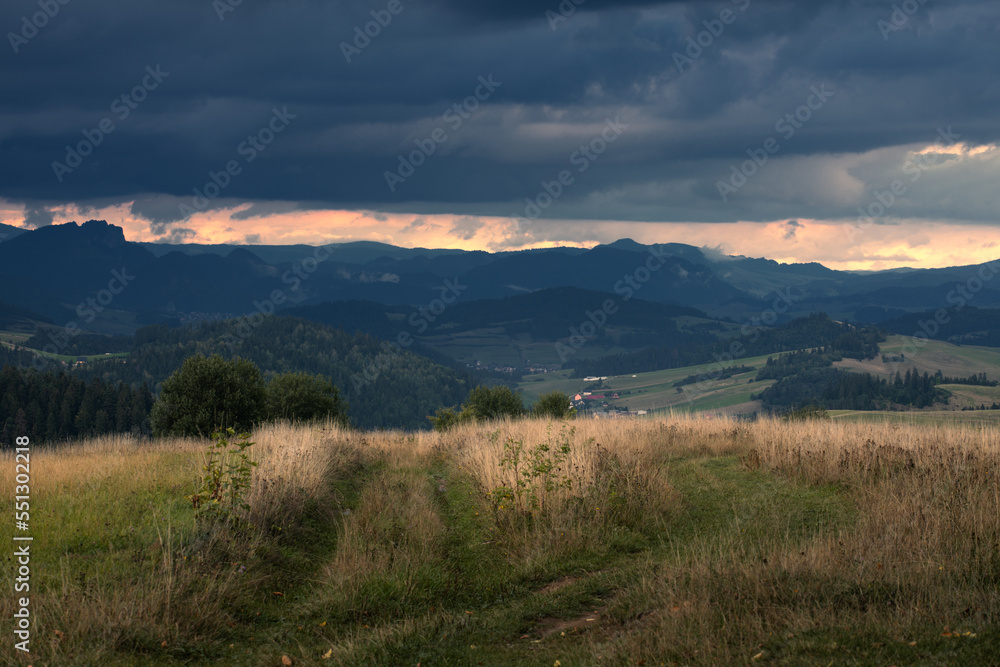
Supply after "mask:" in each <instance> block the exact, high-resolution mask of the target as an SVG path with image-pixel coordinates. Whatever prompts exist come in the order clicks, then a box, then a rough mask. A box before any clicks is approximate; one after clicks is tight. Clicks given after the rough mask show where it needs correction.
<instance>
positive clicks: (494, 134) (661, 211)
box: [0, 0, 1000, 244]
mask: <svg viewBox="0 0 1000 667" xmlns="http://www.w3.org/2000/svg"><path fill="white" fill-rule="evenodd" d="M43 4H44V3H43ZM53 6H57V7H58V11H56V12H55V14H54V15H53V16H51V17H49V16H48V15H45V14H44V12H42V10H40V9H39V7H40V5H39V4H38V3H37V2H26V1H23V0H18V1H17V2H12V3H7V4H5V5H4V6H3V8H2V9H0V28H3V29H4V32H5V33H6V34H7V40H6V41H7V44H6V45H5V46H4V47H3V49H5V51H4V52H3V53H2V54H0V68H2V71H0V74H2V76H0V100H2V102H0V155H2V156H3V159H2V160H0V198H3V199H5V200H6V201H7V203H8V204H9V205H11V204H13V205H19V206H22V207H23V208H24V210H25V216H24V220H23V224H27V225H33V226H37V225H41V224H47V223H48V222H51V221H52V213H51V209H52V208H53V207H59V206H65V205H67V204H73V205H76V206H79V207H83V208H87V207H91V208H94V209H99V208H102V207H107V206H113V205H118V204H128V206H129V210H130V213H131V214H132V215H134V216H136V217H138V218H141V219H143V220H146V221H148V223H149V224H150V225H151V227H150V229H151V231H152V232H153V233H155V234H157V235H163V236H170V237H171V238H172V239H174V240H179V239H183V238H187V237H189V236H190V234H189V233H188V231H189V230H190V229H191V228H192V227H193V226H194V225H193V222H192V221H193V220H197V219H198V218H199V216H204V215H206V214H211V213H212V212H213V211H216V212H219V214H220V215H225V216H227V217H228V216H229V215H230V214H232V213H234V212H235V213H236V214H235V215H232V217H231V224H232V226H233V227H234V228H236V229H240V228H241V227H246V230H245V233H248V234H252V233H257V230H256V229H252V228H251V227H252V226H251V225H250V224H249V223H251V222H252V221H254V220H258V219H261V218H267V217H268V216H272V215H282V214H290V213H292V212H296V211H297V212H308V211H321V210H326V209H329V210H335V211H344V210H374V211H382V212H385V213H387V214H392V213H396V214H401V213H408V214H410V213H412V214H423V215H428V216H430V215H441V214H446V215H450V216H455V217H454V222H453V227H452V229H451V233H452V234H453V235H454V236H455V238H457V239H459V240H469V239H471V238H473V237H474V236H475V235H476V234H477V233H480V231H481V228H482V226H483V225H484V224H486V223H485V222H484V219H486V218H495V217H516V218H520V220H518V221H517V222H516V223H514V222H512V223H509V224H508V225H507V228H505V229H508V228H509V239H508V242H509V243H510V244H516V243H517V242H518V241H519V240H520V241H524V240H534V241H538V240H541V239H544V238H546V237H549V236H552V235H553V234H552V233H550V231H547V229H548V228H547V227H546V225H552V224H558V223H553V222H552V221H553V220H555V219H570V220H605V221H639V222H685V223H690V222H711V223H719V222H735V221H744V222H764V223H775V222H780V223H782V224H784V225H785V227H784V228H783V230H784V232H783V233H784V234H785V236H786V239H785V240H789V241H790V240H792V239H794V238H795V237H796V236H797V235H798V236H801V234H802V230H801V229H800V228H799V227H797V226H796V225H798V224H799V222H801V221H803V220H822V221H843V220H848V221H856V220H858V219H859V216H861V212H859V208H860V209H861V211H868V209H869V208H870V206H871V205H872V203H873V202H876V201H882V200H883V199H885V197H884V196H882V198H881V199H880V193H885V192H890V193H892V192H893V191H892V185H893V183H894V182H896V181H899V182H901V183H902V184H903V185H904V186H905V187H904V188H903V189H902V191H900V192H898V193H895V194H892V196H893V203H892V204H891V205H886V206H884V209H885V210H884V211H882V212H881V213H879V214H878V215H874V216H871V222H870V225H880V226H881V225H892V224H895V223H898V222H899V221H903V220H910V221H913V220H916V221H925V222H930V221H933V222H934V223H935V224H941V223H945V224H947V223H949V222H951V223H956V224H957V223H961V224H966V225H967V224H982V225H992V224H993V223H995V222H996V220H997V214H996V211H997V210H998V204H1000V202H998V198H1000V195H998V190H997V188H996V187H995V183H996V182H997V178H998V176H1000V152H998V150H997V149H996V145H997V143H998V141H1000V117H998V116H997V114H996V109H997V108H998V106H1000V104H998V103H1000V84H998V83H997V80H996V77H995V71H996V65H997V64H998V63H1000V39H998V37H1000V29H998V26H1000V7H998V6H997V5H996V4H995V3H992V2H989V1H988V0H969V1H961V0H959V1H957V2H950V3H947V4H946V5H945V4H943V3H930V2H920V1H919V0H907V1H906V2H899V3H896V5H890V4H888V3H885V2H881V1H866V0H853V1H851V0H834V1H830V2H817V3H803V2H792V1H791V0H789V1H780V0H774V1H768V0H732V1H723V2H707V3H706V2H640V1H635V2H627V3H620V2H610V1H601V0H586V2H582V3H581V4H579V5H577V4H576V3H575V2H573V1H572V0H564V1H563V2H562V3H561V4H560V3H559V2H556V1H555V0H552V1H550V2H542V3H536V2H530V3H529V2H523V1H522V2H500V1H499V0H496V1H493V0H490V1H489V2H484V3H468V2H459V1H458V0H438V1H437V2H434V1H431V0H392V1H389V0H386V1H384V2H383V1H382V0H375V1H374V2H371V3H354V2H341V1H338V0H334V1H332V2H331V1H329V0H325V1H318V0H299V1H298V2H294V3H291V2H264V3H253V4H252V3H249V2H244V3H241V4H239V5H237V6H232V5H231V4H230V0H217V1H216V2H208V1H207V0H197V1H195V0H178V1H177V2H173V3H158V2H151V1H149V0H138V1H130V2H121V1H120V0H111V1H109V2H106V3H100V4H99V5H94V4H92V3H91V4H87V3H78V2H69V3H67V4H65V5H58V3H54V4H53ZM894 6H895V7H897V8H898V9H897V11H896V12H895V13H894V11H893V7H894ZM570 10H572V11H570ZM39 12H42V16H43V17H44V21H43V20H42V18H39ZM366 31H367V34H366ZM609 122H610V123H616V122H617V123H618V125H619V126H620V127H621V128H623V129H622V131H621V132H620V134H619V135H616V137H615V139H614V140H613V141H611V140H609V139H608V134H607V128H608V124H609ZM948 128H950V133H951V134H950V135H949V134H948V132H949V129H948ZM941 133H944V134H945V136H946V137H948V140H947V141H946V140H945V139H942V138H941ZM958 143H960V144H961V145H960V146H958V147H956V144H958ZM928 156H929V157H928ZM564 172H565V173H566V174H568V178H564V179H563V182H562V183H560V175H561V174H564ZM914 175H917V177H916V178H914ZM557 190H558V192H557ZM897 190H899V188H897ZM247 204H250V206H249V207H248V206H246V205H247ZM532 204H534V205H535V208H532ZM536 209H537V214H536ZM876 209H877V207H876ZM796 221H797V222H796ZM791 222H795V225H792V224H791ZM870 228H871V227H870V226H869V227H866V229H870ZM557 235H561V236H565V234H562V233H560V234H557ZM578 240H580V241H583V240H585V239H584V238H582V237H581V238H580V239H578Z"/></svg>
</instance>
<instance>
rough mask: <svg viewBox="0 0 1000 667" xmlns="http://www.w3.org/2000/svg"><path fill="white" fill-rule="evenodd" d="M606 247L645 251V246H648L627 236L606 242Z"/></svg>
mask: <svg viewBox="0 0 1000 667" xmlns="http://www.w3.org/2000/svg"><path fill="white" fill-rule="evenodd" d="M607 247H609V248H617V249H618V250H631V251H633V252H645V251H646V248H648V246H645V245H643V244H641V243H639V242H637V241H633V240H632V239H629V238H624V239H618V240H617V241H615V242H614V243H608V244H607Z"/></svg>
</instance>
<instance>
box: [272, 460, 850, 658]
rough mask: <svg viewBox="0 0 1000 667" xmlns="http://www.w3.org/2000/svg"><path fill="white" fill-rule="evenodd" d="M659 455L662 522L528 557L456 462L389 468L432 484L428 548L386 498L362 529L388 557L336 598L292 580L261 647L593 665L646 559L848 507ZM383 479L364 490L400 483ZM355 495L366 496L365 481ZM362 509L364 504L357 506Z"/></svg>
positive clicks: (422, 491) (415, 482)
mask: <svg viewBox="0 0 1000 667" xmlns="http://www.w3.org/2000/svg"><path fill="white" fill-rule="evenodd" d="M664 465H669V466H670V468H671V479H672V480H674V484H675V485H676V487H677V489H678V490H679V491H680V492H681V495H682V499H683V501H682V502H683V509H682V511H681V513H680V515H679V516H678V517H677V518H676V519H675V521H674V522H673V524H672V527H671V529H670V530H669V532H667V533H664V534H656V535H643V534H641V533H638V532H629V531H622V533H621V534H620V535H617V536H616V538H615V539H613V540H611V541H610V542H609V543H606V544H593V545H592V546H591V547H590V548H588V549H586V550H583V551H580V552H578V553H573V554H569V555H567V554H562V555H560V557H558V558H553V557H550V556H547V555H546V554H544V553H543V554H539V555H537V556H536V557H534V558H532V559H530V561H528V562H526V561H524V560H520V559H512V558H511V557H510V555H509V554H508V553H506V551H505V546H504V545H503V544H502V543H500V542H498V541H496V540H495V539H494V538H493V534H492V531H491V524H490V519H489V517H486V516H481V515H479V514H477V511H478V509H479V507H480V506H479V504H478V503H477V502H476V501H475V495H476V494H477V493H479V490H478V489H477V488H476V487H475V485H474V483H473V481H472V480H471V479H470V477H469V476H468V475H466V474H465V473H464V472H463V471H461V470H459V469H458V468H457V467H456V466H455V465H453V464H452V463H451V462H449V461H446V460H443V459H437V460H434V461H430V460H428V461H427V462H426V465H425V466H424V467H423V469H408V470H396V471H389V477H390V478H391V480H392V481H391V484H390V486H391V485H395V486H396V487H397V489H398V490H399V491H400V493H402V495H404V496H410V497H413V498H416V500H414V502H420V500H419V498H427V497H428V496H430V498H431V507H432V508H433V512H434V513H435V514H436V516H437V517H438V518H439V519H440V521H441V525H442V532H441V533H440V536H439V539H438V540H437V542H436V544H435V545H434V546H433V550H434V554H433V555H432V556H431V557H424V558H423V560H422V561H421V562H420V563H419V564H416V563H415V558H416V557H415V556H414V553H413V550H412V549H409V550H408V547H407V546H406V541H407V538H406V536H405V532H406V526H404V525H402V524H401V523H400V522H399V519H400V518H401V517H402V516H403V515H404V514H405V511H404V512H401V511H400V508H394V507H389V506H383V507H380V508H379V514H378V515H379V516H380V517H381V519H380V521H381V524H380V525H381V527H377V528H375V529H374V530H373V532H369V533H368V534H367V537H368V538H369V539H371V540H373V541H374V543H375V544H377V545H379V546H380V547H382V548H389V549H395V550H396V552H397V553H396V558H395V559H394V560H393V564H392V565H391V566H390V567H388V568H387V569H384V570H381V571H379V572H377V573H374V574H373V575H372V577H371V578H370V579H369V581H368V582H367V583H366V584H365V585H364V586H363V587H362V590H363V595H359V596H355V597H350V596H348V597H347V598H342V597H341V598H338V594H337V592H335V591H333V592H332V591H330V590H329V589H328V588H326V587H325V586H323V585H313V587H312V591H310V588H309V587H308V586H302V587H300V589H299V590H298V592H297V593H296V595H295V597H291V598H290V599H288V600H287V609H286V612H285V613H284V614H282V616H283V617H284V619H285V620H284V622H283V623H282V622H281V621H280V620H279V619H278V618H276V617H273V618H272V619H269V620H273V621H274V622H276V623H277V626H278V627H276V628H274V631H272V632H271V633H269V634H270V635H271V638H272V646H271V647H270V650H269V651H268V652H269V653H271V654H272V655H273V656H274V659H276V660H277V659H280V656H281V655H282V654H287V655H290V656H292V657H293V659H295V660H298V661H300V662H299V663H298V664H312V663H313V662H315V663H316V664H324V663H326V664H413V665H415V664H417V663H418V662H419V663H421V664H423V665H428V664H431V665H468V664H479V663H481V664H486V665H490V664H538V665H552V664H554V661H555V660H560V661H561V662H562V664H566V665H570V664H595V663H596V662H598V656H600V655H601V654H602V653H604V652H606V651H605V649H607V650H608V651H610V652H611V653H614V650H613V649H614V643H615V641H616V637H618V636H619V635H621V634H622V633H623V632H624V631H627V630H628V629H629V627H630V624H631V623H633V622H634V621H635V620H636V618H637V617H640V618H641V616H642V615H643V613H644V612H646V613H648V611H649V610H644V609H642V608H640V607H641V605H642V600H641V599H638V598H637V597H636V596H638V595H639V594H638V592H637V591H636V590H633V589H634V586H635V584H636V582H637V581H638V580H639V579H640V577H641V576H642V575H643V574H644V573H646V572H647V570H648V568H649V567H650V566H652V565H654V564H656V565H657V566H667V567H670V566H671V564H674V565H675V566H676V565H677V564H679V563H680V562H681V561H683V559H685V558H687V557H689V555H690V551H691V550H692V549H715V548H718V547H719V546H720V545H723V544H731V543H732V542H733V541H734V540H736V541H745V542H747V543H760V544H763V543H765V542H769V541H770V540H771V539H772V538H774V536H786V535H797V536H800V537H801V538H802V539H805V538H807V537H808V536H810V535H813V534H815V533H816V532H817V531H819V530H822V529H823V528H825V527H832V526H836V525H842V524H844V523H845V522H846V521H849V519H850V512H851V510H850V508H849V506H848V505H847V503H846V502H845V501H844V500H843V499H842V498H841V497H840V496H839V495H838V494H837V492H836V491H835V490H834V489H832V488H814V487H806V486H804V485H800V484H798V483H795V482H792V481H789V480H786V479H782V478H779V477H776V476H772V475H767V474H764V473H759V472H753V471H748V470H746V469H744V468H743V467H742V466H741V465H740V464H739V461H738V460H737V459H735V458H721V459H720V458H708V457H704V458H677V459H673V460H670V461H665V462H664ZM384 482H385V480H383V482H382V483H384ZM368 483H369V484H374V483H379V482H378V479H377V478H371V479H369V481H368ZM380 491H381V492H380V494H377V495H372V494H368V495H367V498H368V501H369V502H375V501H377V500H380V501H387V500H390V498H387V497H386V494H387V493H388V494H389V495H391V494H392V493H394V492H387V491H385V489H381V490H380ZM358 498H359V499H362V500H363V499H365V498H366V493H365V491H364V490H361V492H360V493H359V494H358ZM411 509H412V508H411ZM366 514H367V512H366V508H365V507H363V506H360V505H359V506H356V507H354V508H353V509H352V515H351V516H359V515H366ZM348 520H350V517H349V518H348ZM380 533H381V534H380ZM388 533H393V534H394V536H390V537H387V535H388ZM387 540H388V541H387ZM425 556H426V554H425ZM415 565H417V570H418V572H417V573H416V574H415V570H414V566H415ZM296 597H297V598H299V599H296ZM635 605H638V606H635ZM299 628H301V629H299ZM584 638H585V639H586V640H584V641H582V639H584ZM289 644H290V645H289ZM261 648H264V647H261ZM327 651H330V652H331V653H330V657H329V658H328V659H327V660H323V655H325V654H326V653H327Z"/></svg>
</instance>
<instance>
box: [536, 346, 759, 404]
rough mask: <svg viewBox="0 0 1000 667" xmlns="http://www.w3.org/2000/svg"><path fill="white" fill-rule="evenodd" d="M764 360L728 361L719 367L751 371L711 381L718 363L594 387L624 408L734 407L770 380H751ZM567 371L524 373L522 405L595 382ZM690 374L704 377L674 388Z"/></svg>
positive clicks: (618, 379) (640, 375)
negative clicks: (742, 368)
mask: <svg viewBox="0 0 1000 667" xmlns="http://www.w3.org/2000/svg"><path fill="white" fill-rule="evenodd" d="M766 361H767V356H766V355H765V356H760V357H749V358H747V359H738V360H736V361H732V362H726V363H725V364H723V365H725V366H749V367H751V368H753V370H752V371H747V372H745V373H741V374H739V375H734V376H733V377H731V378H727V379H724V380H715V379H712V378H713V377H714V376H713V373H716V372H717V371H718V370H719V364H716V363H711V364H700V365H697V366H685V367H684V368H673V369H669V370H663V371H654V372H651V373H636V374H635V376H634V377H633V376H632V375H619V376H615V377H609V378H608V379H607V380H604V381H603V383H602V386H601V388H600V389H593V390H592V391H593V393H599V394H603V395H604V396H611V395H612V394H615V393H617V394H618V395H619V398H618V399H609V400H608V403H609V404H610V405H612V406H627V407H628V408H629V409H630V410H633V411H634V410H648V411H671V410H672V411H675V412H677V411H679V412H691V411H693V412H701V411H709V410H711V411H717V410H726V409H733V408H736V407H737V406H743V405H747V404H748V402H749V401H750V394H752V393H759V392H761V391H763V390H764V389H765V388H767V387H769V386H770V385H771V384H773V383H774V382H773V381H772V380H768V381H763V382H759V383H758V382H750V380H752V379H753V378H754V377H755V376H756V372H757V369H759V368H761V367H763V366H764V363H765V362H766ZM570 373H571V371H557V372H555V373H542V374H538V375H528V376H525V378H524V380H523V381H522V382H521V384H520V385H519V389H522V390H523V392H524V399H525V403H526V404H531V403H534V402H535V401H537V400H538V397H539V396H541V395H542V394H545V393H548V392H550V391H562V392H565V393H566V394H569V395H570V396H573V395H574V394H577V393H579V392H582V391H584V390H585V389H586V387H588V386H590V385H592V384H594V383H593V382H585V381H584V380H583V379H582V378H575V379H574V378H571V377H569V376H570ZM689 376H695V377H697V378H703V379H701V380H700V381H698V382H696V383H693V384H688V385H685V386H684V387H683V391H681V392H678V391H677V387H675V386H674V383H675V382H677V381H679V380H683V379H684V378H687V377H689Z"/></svg>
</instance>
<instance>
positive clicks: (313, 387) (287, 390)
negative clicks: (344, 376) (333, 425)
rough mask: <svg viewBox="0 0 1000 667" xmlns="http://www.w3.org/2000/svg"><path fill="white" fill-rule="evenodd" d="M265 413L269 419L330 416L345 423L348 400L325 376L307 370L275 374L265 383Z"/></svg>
mask: <svg viewBox="0 0 1000 667" xmlns="http://www.w3.org/2000/svg"><path fill="white" fill-rule="evenodd" d="M267 413H268V416H269V417H270V418H271V419H285V420H288V421H293V422H297V421H313V420H317V419H332V420H333V421H335V422H338V423H339V424H341V425H343V426H347V403H345V402H344V401H343V400H342V399H341V398H340V391H339V390H338V389H337V387H335V386H334V385H333V383H332V382H330V381H329V380H327V379H326V378H324V377H320V376H316V375H309V374H308V373H281V374H280V375H276V376H274V378H272V379H271V381H270V382H269V383H268V385H267Z"/></svg>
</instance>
